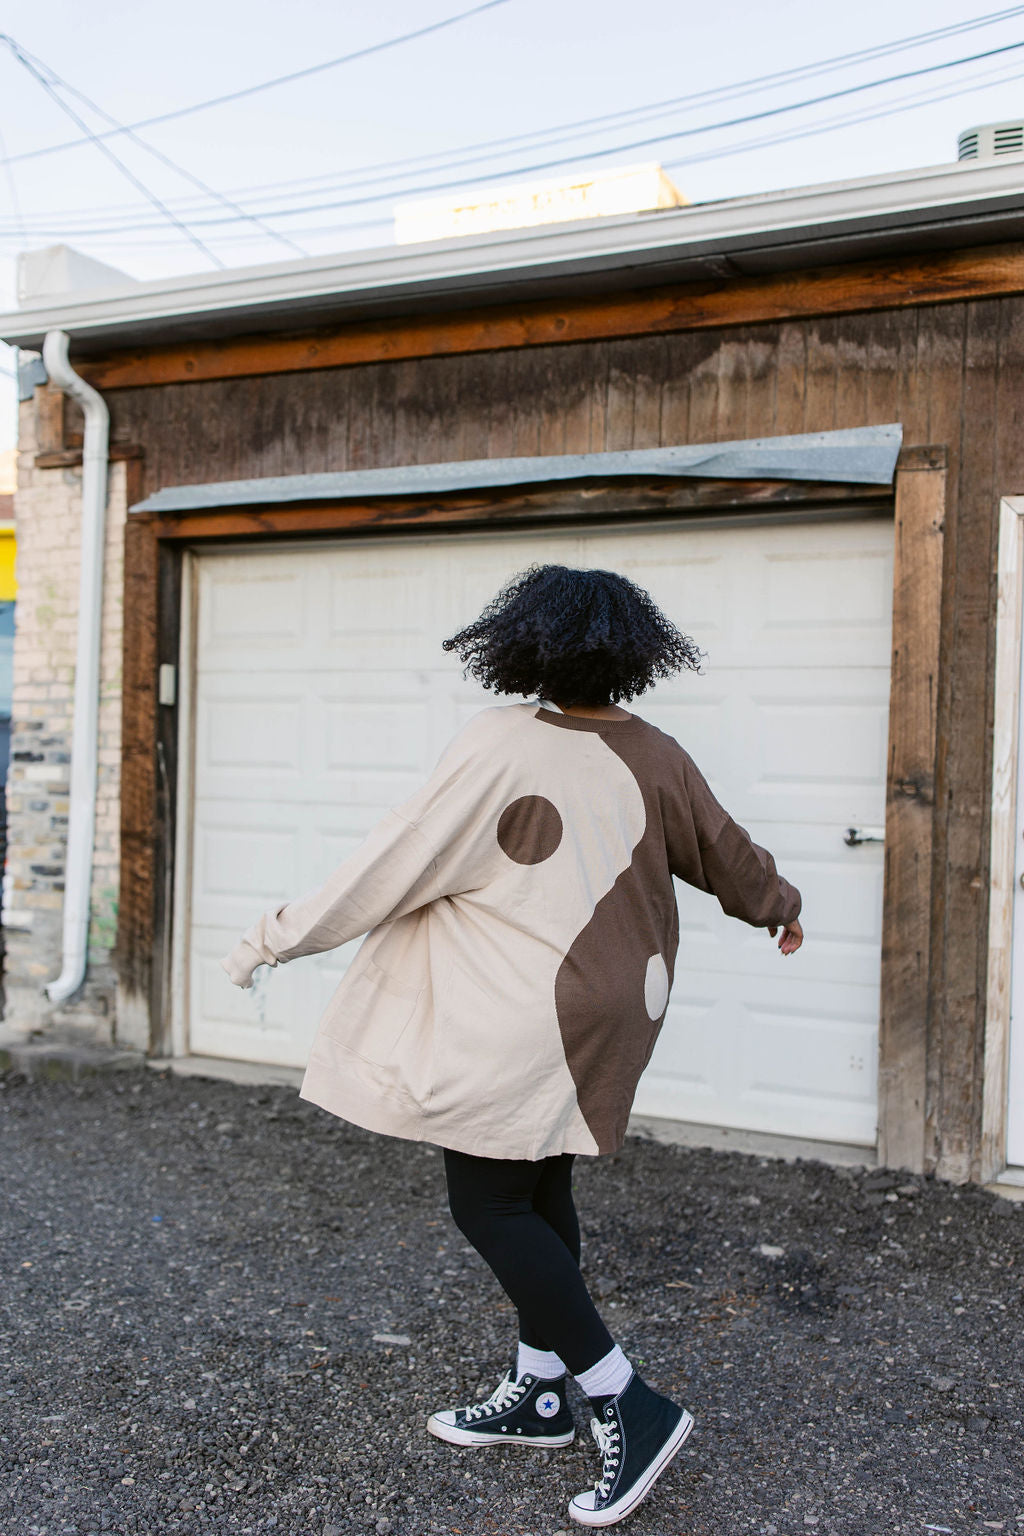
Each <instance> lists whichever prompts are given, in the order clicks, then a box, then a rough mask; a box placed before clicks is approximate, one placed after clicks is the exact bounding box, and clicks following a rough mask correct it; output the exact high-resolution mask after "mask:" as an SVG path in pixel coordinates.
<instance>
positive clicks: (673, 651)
mask: <svg viewBox="0 0 1024 1536" xmlns="http://www.w3.org/2000/svg"><path fill="white" fill-rule="evenodd" d="M442 646H443V649H444V650H446V651H457V652H458V654H459V655H460V656H461V658H462V660H463V661H464V662H465V663H466V668H465V672H464V673H463V676H466V674H467V673H472V674H473V676H474V677H476V678H477V679H478V681H479V682H481V683H482V684H483V685H484V687H485V688H493V689H494V691H495V693H512V694H525V695H531V694H539V695H540V696H541V697H542V698H549V699H553V700H554V701H555V702H556V703H565V704H588V705H592V706H593V705H601V704H608V703H611V704H617V703H618V702H619V700H620V699H632V698H634V697H635V696H636V695H637V694H638V693H643V692H644V690H645V689H647V688H649V687H650V686H651V684H652V683H653V682H654V681H655V679H656V678H659V677H671V676H672V674H673V673H674V672H678V671H680V670H681V669H682V668H684V667H686V668H689V669H690V670H691V671H694V672H696V671H698V670H699V668H700V663H701V657H702V654H703V653H702V652H701V651H700V650H699V649H698V647H697V646H696V644H695V643H694V641H692V640H691V639H690V638H689V637H688V636H687V635H684V634H682V633H681V632H680V631H679V630H678V629H676V627H675V625H674V624H672V623H670V621H669V620H668V619H667V618H666V617H665V615H664V614H663V613H662V612H661V611H660V609H659V608H658V607H657V606H656V605H655V603H654V601H653V599H652V598H651V596H650V594H649V593H647V592H645V591H644V589H643V587H638V586H637V585H636V583H635V582H633V581H630V580H629V578H628V576H620V575H619V573H618V572H617V571H602V570H575V569H573V568H571V567H569V566H566V565H531V566H528V567H527V569H526V570H525V571H519V572H518V573H517V574H516V575H515V576H512V577H511V578H510V579H509V580H508V581H507V582H506V583H505V585H504V586H503V587H502V589H501V591H500V592H499V593H498V594H497V596H496V597H494V598H492V599H491V601H490V602H489V603H488V604H487V607H486V608H485V609H484V611H483V613H481V615H480V617H479V618H478V619H476V620H474V622H473V623H472V624H468V625H467V626H466V628H465V629H460V630H459V632H458V634H455V635H451V636H450V637H449V638H448V639H447V640H445V641H443V642H442Z"/></svg>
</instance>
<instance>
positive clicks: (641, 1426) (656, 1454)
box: [569, 1371, 693, 1525]
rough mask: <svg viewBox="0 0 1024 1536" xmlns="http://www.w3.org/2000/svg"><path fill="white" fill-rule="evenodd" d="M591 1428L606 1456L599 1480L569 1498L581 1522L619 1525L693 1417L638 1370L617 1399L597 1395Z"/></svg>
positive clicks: (571, 1511) (660, 1469)
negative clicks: (655, 1389)
mask: <svg viewBox="0 0 1024 1536" xmlns="http://www.w3.org/2000/svg"><path fill="white" fill-rule="evenodd" d="M592 1402H593V1404H594V1409H595V1416H594V1418H592V1419H591V1421H590V1428H591V1432H592V1434H593V1436H594V1439H595V1440H596V1441H597V1446H598V1450H599V1451H600V1452H601V1456H602V1458H603V1467H602V1471H601V1476H600V1478H599V1480H598V1481H597V1482H596V1483H595V1484H594V1486H593V1488H588V1489H587V1491H586V1493H578V1494H577V1495H576V1497H575V1498H573V1499H571V1500H570V1501H569V1514H570V1515H571V1517H572V1519H573V1520H578V1521H579V1523H580V1524H581V1525H614V1524H615V1523H616V1521H618V1520H622V1519H624V1518H625V1517H626V1515H628V1514H631V1513H632V1511H633V1510H634V1509H636V1507H637V1505H638V1504H639V1503H640V1501H641V1500H642V1499H644V1498H646V1496H647V1494H648V1493H650V1491H651V1489H652V1488H653V1487H654V1484H655V1481H656V1480H657V1479H658V1478H659V1477H660V1476H661V1474H662V1472H664V1470H665V1468H666V1467H667V1466H668V1464H669V1462H670V1461H671V1460H672V1457H673V1456H674V1455H675V1454H676V1451H678V1449H679V1447H680V1446H681V1445H682V1443H683V1441H684V1440H685V1439H686V1437H687V1435H688V1434H689V1433H690V1430H691V1429H692V1428H693V1417H692V1415H691V1414H689V1413H687V1411H686V1409H685V1408H680V1407H679V1406H678V1404H676V1403H673V1402H671V1401H670V1399H669V1398H667V1397H662V1396H661V1394H660V1393H658V1392H655V1391H653V1390H652V1389H651V1388H650V1387H649V1386H648V1385H647V1383H646V1382H645V1381H642V1380H641V1378H640V1377H639V1376H638V1375H637V1374H636V1372H635V1371H634V1372H633V1374H632V1376H631V1377H630V1378H629V1381H628V1383H627V1384H626V1386H625V1387H623V1389H622V1391H621V1392H620V1393H619V1394H618V1396H617V1397H605V1398H594V1399H592Z"/></svg>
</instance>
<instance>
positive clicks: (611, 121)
mask: <svg viewBox="0 0 1024 1536" xmlns="http://www.w3.org/2000/svg"><path fill="white" fill-rule="evenodd" d="M1022 14H1024V5H1018V6H1013V7H1010V8H1008V9H1005V10H1002V11H994V12H991V13H989V14H988V15H985V16H980V17H974V18H971V19H970V20H968V21H964V22H957V23H953V24H951V25H949V26H946V27H939V28H936V29H934V30H932V31H929V32H920V33H915V34H912V35H911V36H908V37H905V38H900V39H897V40H896V41H894V42H892V43H884V44H876V45H875V46H873V47H871V48H865V49H860V50H857V51H855V52H852V53H847V54H839V55H836V56H834V57H833V58H830V59H824V60H821V61H818V62H816V63H810V64H803V65H797V66H793V67H792V68H790V69H787V70H782V71H779V72H777V73H775V74H768V75H761V76H756V77H754V78H752V79H750V80H746V81H741V82H739V83H736V84H733V85H730V86H717V87H713V88H711V89H710V90H707V91H699V92H696V93H694V94H691V95H688V96H679V97H674V98H670V99H668V100H665V101H661V102H655V103H650V104H647V105H646V106H639V107H631V108H627V109H624V110H623V111H621V112H616V113H610V114H604V115H602V116H599V117H591V118H582V119H578V120H576V121H574V122H570V123H564V124H561V125H559V126H558V127H555V128H548V129H534V130H532V131H531V132H529V133H525V134H516V135H512V136H510V137H506V138H498V139H491V140H484V141H477V142H475V143H474V144H473V145H472V146H468V145H464V146H462V148H461V149H459V150H456V151H454V153H455V154H456V155H460V154H462V151H463V150H464V149H469V148H472V149H473V150H474V151H487V150H495V151H497V152H499V153H504V152H511V149H512V147H513V146H515V145H518V144H523V143H526V142H528V141H537V140H539V141H540V142H539V143H537V144H536V147H537V148H542V147H545V146H546V145H548V144H556V143H559V142H567V141H569V140H571V139H572V138H574V137H579V136H580V135H577V134H576V133H575V132H572V131H570V130H576V129H585V128H592V127H597V128H598V129H608V128H610V127H612V126H614V125H616V124H618V123H620V122H624V120H625V119H632V120H633V121H634V122H636V121H645V120H653V119H655V118H657V117H658V116H664V115H668V113H669V112H670V111H673V110H684V111H688V110H692V109H693V108H695V107H696V106H699V105H702V104H709V103H711V102H714V101H717V102H723V101H728V100H732V99H736V98H742V97H743V96H744V95H745V94H749V93H750V92H752V91H754V90H756V89H758V88H763V89H771V88H774V87H777V86H779V85H781V84H785V83H791V82H793V81H795V80H797V79H801V78H803V79H806V78H809V77H810V78H813V77H815V76H817V75H821V74H828V73H832V72H834V71H835V70H837V69H841V68H847V67H849V66H850V65H851V64H855V63H861V62H865V61H868V60H871V59H875V58H880V57H887V56H889V55H891V54H895V53H900V52H904V51H906V50H907V49H908V48H915V47H921V46H923V45H926V44H929V43H932V42H936V41H939V40H942V39H944V38H947V37H951V36H955V35H960V34H962V33H964V32H968V31H974V30H977V29H978V28H979V27H985V26H991V25H995V24H997V23H999V22H1002V21H1006V20H1008V19H1011V18H1013V17H1016V16H1018V15H1022ZM413 35H418V34H413ZM380 46H385V45H380ZM388 46H389V45H388ZM953 62H954V63H960V62H964V61H959V60H958V61H953ZM324 67H330V66H329V65H327V66H324ZM933 67H937V68H947V67H952V66H951V65H939V66H933ZM51 73H52V72H51ZM893 78H895V79H900V78H904V77H903V76H895V77H893ZM884 83H885V82H884V81H882V82H877V81H876V82H870V83H869V84H867V85H865V86H859V87H853V88H852V89H854V90H857V89H871V88H872V87H873V86H874V85H878V84H884ZM69 89H71V88H70V87H69ZM76 94H77V95H79V96H80V97H81V92H76ZM82 99H84V100H85V101H87V102H88V98H87V97H82ZM217 99H218V100H219V99H220V98H217ZM819 99H827V98H819ZM90 105H91V103H90ZM202 105H203V103H200V104H199V106H202ZM801 105H804V104H803V103H798V104H797V105H796V106H795V107H784V108H776V109H774V110H776V111H783V110H786V111H789V110H796V109H797V107H799V106H801ZM97 110H98V109H97ZM183 110H187V111H191V110H198V108H195V109H192V108H189V109H183ZM104 115H106V114H104ZM150 121H152V120H151V119H147V120H145V121H144V122H143V123H142V124H134V125H131V124H130V125H127V126H122V129H120V130H119V131H124V132H126V133H133V132H134V129H135V128H136V127H139V126H145V123H146V122H150ZM738 121H742V119H740V120H738ZM719 126H721V125H719V124H713V125H710V127H708V128H697V129H693V130H690V131H691V132H705V131H707V132H710V131H712V129H713V128H717V127H719ZM563 130H564V131H563ZM665 137H671V135H669V136H665ZM79 142H81V141H79V140H71V141H69V142H68V144H65V145H54V146H50V149H48V150H46V151H30V152H28V156H13V157H9V160H10V161H11V162H13V161H17V160H19V159H22V158H26V157H31V156H32V155H35V154H40V153H44V152H45V153H50V152H56V150H58V149H61V148H69V147H73V146H74V145H76V144H78V143H79ZM648 142H653V141H648ZM503 146H506V147H507V148H506V149H504V150H503ZM144 147H145V148H147V149H148V150H149V152H150V153H156V151H154V150H152V148H151V147H150V146H149V145H144ZM612 152H614V151H613V150H609V151H605V153H612ZM452 153H453V152H451V151H433V152H432V153H430V154H427V155H419V156H413V157H411V158H404V159H402V160H386V161H379V162H376V163H372V164H370V165H367V166H362V167H360V168H359V169H358V170H356V171H354V172H352V173H350V174H347V175H343V176H340V177H339V175H338V174H337V173H336V172H332V173H329V174H327V175H322V176H315V177H303V178H299V179H295V178H291V179H289V181H287V182H269V183H264V184H257V185H249V186H245V187H240V188H235V189H233V191H234V195H235V196H236V197H240V196H243V195H245V194H248V193H261V192H262V193H264V194H267V195H271V196H272V195H273V193H274V191H275V189H277V188H279V187H287V188H288V189H289V191H288V192H286V193H284V194H282V196H286V197H292V198H294V197H298V196H300V195H301V193H300V192H299V190H298V189H299V188H310V189H311V188H312V187H314V186H319V187H323V189H324V191H325V192H326V191H327V190H334V189H337V190H345V189H348V188H357V187H359V186H362V185H365V184H366V183H367V181H379V179H380V176H381V174H385V175H386V173H387V172H389V171H392V170H393V171H394V172H395V175H404V176H408V174H409V172H410V170H411V169H412V168H414V167H417V166H424V165H427V164H429V163H430V162H434V161H438V160H440V161H441V162H442V164H441V165H440V166H439V167H438V169H440V170H448V169H457V168H458V167H460V166H462V165H465V164H475V163H478V162H479V161H480V160H481V159H485V158H487V156H486V155H482V154H479V153H477V154H474V155H473V156H471V157H469V158H468V159H452V158H451V155H452ZM0 163H4V162H3V161H0ZM559 163H565V162H559ZM175 169H179V170H180V169H181V168H180V167H175ZM527 169H529V168H527ZM182 174H184V175H187V174H188V173H187V172H184V171H182ZM512 174H519V172H518V171H515V170H513V171H509V172H499V171H495V172H494V175H495V177H497V176H500V175H512ZM392 179H393V178H392ZM211 195H214V196H218V197H219V196H221V194H217V193H211ZM387 195H392V194H387ZM396 195H397V194H396ZM169 206H174V207H178V208H179V209H181V210H182V211H183V212H192V211H195V204H194V202H189V203H186V202H185V200H169ZM108 207H109V205H108ZM123 207H124V205H120V207H118V206H117V205H114V207H113V208H112V209H111V212H110V216H116V214H117V213H118V212H121V211H123ZM277 212H278V210H276V209H270V208H268V209H266V210H265V214H266V216H267V217H272V216H274V215H275V214H276V213H277ZM60 216H61V215H60V213H54V214H49V215H42V217H50V218H53V217H60Z"/></svg>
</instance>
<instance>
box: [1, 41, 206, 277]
mask: <svg viewBox="0 0 1024 1536" xmlns="http://www.w3.org/2000/svg"><path fill="white" fill-rule="evenodd" d="M0 42H3V43H6V45H7V47H8V48H9V49H10V51H11V52H12V53H13V55H14V57H15V58H16V59H17V60H18V63H19V64H21V65H22V66H23V67H24V68H25V69H27V70H28V72H29V74H30V75H32V77H33V78H34V79H35V80H37V81H38V82H39V84H40V85H41V86H42V88H43V90H44V91H45V92H46V94H47V96H49V97H50V99H51V101H54V102H56V104H57V106H58V107H60V109H61V111H62V112H64V113H66V114H67V116H68V117H70V118H71V120H72V122H74V123H76V124H77V125H78V127H79V128H80V129H81V130H82V131H83V133H84V134H85V135H86V137H87V138H89V139H91V140H92V141H93V143H94V144H95V145H96V148H97V149H98V150H99V151H100V153H101V154H104V155H106V157H107V159H108V160H110V161H112V162H113V164H114V165H115V166H116V167H117V169H118V170H119V171H120V172H121V174H122V176H125V177H127V179H128V180H129V181H130V182H131V184H132V186H133V187H135V188H136V190H137V191H139V192H141V193H142V195H143V197H144V198H146V200H147V201H148V202H150V203H152V204H153V207H154V208H156V209H157V210H158V211H159V212H160V213H162V214H163V215H164V217H165V218H166V219H168V220H169V221H170V222H171V223H172V224H173V225H174V226H175V228H176V229H179V230H180V231H181V233H182V234H183V235H184V236H185V238H186V239H187V240H190V241H191V242H192V244H193V245H194V246H195V247H196V249H197V250H199V251H202V253H203V255H204V256H206V257H207V258H208V259H209V260H210V261H212V262H213V264H214V266H216V267H221V268H223V267H224V265H225V263H224V262H223V261H221V259H220V257H219V256H215V255H214V253H213V251H211V250H210V248H209V246H208V245H205V244H204V243H203V241H202V240H200V238H199V236H198V235H196V234H193V232H192V230H191V229H189V227H188V225H187V224H185V223H183V221H182V220H181V219H179V218H178V216H177V214H175V213H172V212H171V210H170V209H169V208H168V207H167V205H166V204H165V203H162V202H161V201H160V199H159V198H158V197H157V195H156V193H155V192H151V191H150V189H149V188H148V187H147V186H146V184H145V182H143V181H140V180H139V178H138V176H136V175H135V172H134V171H131V170H129V168H128V166H126V165H125V163H124V161H123V160H121V159H120V158H119V156H118V155H116V154H115V153H114V151H113V150H112V149H111V147H110V145H109V144H104V143H103V142H102V141H101V140H100V138H99V137H98V136H97V135H96V134H94V133H93V132H92V129H91V128H90V127H89V125H88V123H87V122H86V121H85V119H84V118H82V117H79V115H78V113H77V112H76V111H75V109H74V107H71V106H69V105H68V103H67V102H66V101H65V100H64V99H63V97H62V96H61V95H60V93H59V92H58V91H57V90H55V89H54V87H53V86H52V85H51V84H50V82H49V80H47V78H46V76H45V75H44V74H43V72H42V71H41V70H39V69H37V68H36V66H35V64H34V63H33V62H32V60H31V59H30V58H28V56H27V55H26V54H25V53H23V52H22V50H21V48H20V47H19V46H18V44H17V43H16V42H15V40H14V38H13V37H10V36H8V34H7V33H5V32H0Z"/></svg>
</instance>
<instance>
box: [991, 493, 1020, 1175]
mask: <svg viewBox="0 0 1024 1536" xmlns="http://www.w3.org/2000/svg"><path fill="white" fill-rule="evenodd" d="M1022 624H1024V496H1004V497H1003V498H1002V499H1001V501H1000V503H999V552H998V556H997V565H996V666H995V682H994V688H995V693H994V699H993V705H994V710H993V741H992V819H991V830H990V845H989V846H990V876H989V880H990V883H989V909H988V978H987V980H988V985H987V990H986V999H985V1047H984V1075H983V1080H982V1107H981V1121H982V1123H981V1178H982V1181H983V1182H986V1183H990V1182H991V1181H992V1180H993V1179H995V1178H996V1177H997V1176H998V1175H999V1174H1000V1173H1002V1171H1003V1169H1004V1168H1005V1167H1006V1136H1007V1128H1008V1126H1007V1122H1008V1110H1009V1105H1008V1103H1007V1094H1008V1090H1009V1062H1010V983H1011V980H1012V975H1013V926H1014V921H1013V920H1014V878H1015V870H1016V852H1017V775H1018V754H1019V744H1020V707H1021V697H1020V694H1021V662H1022V659H1024V658H1022V654H1021V649H1022V646H1021V632H1022Z"/></svg>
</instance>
